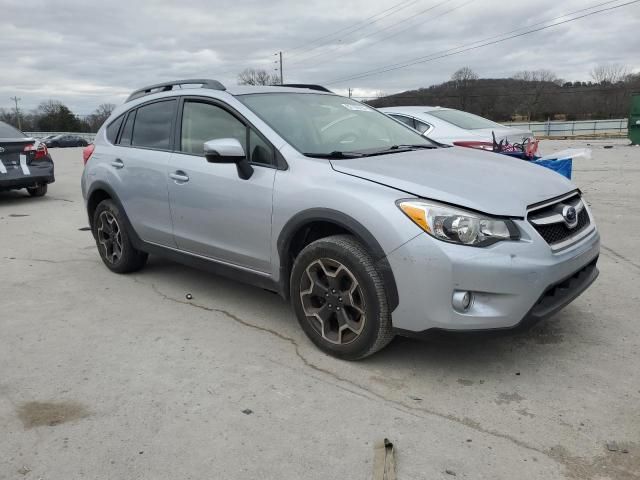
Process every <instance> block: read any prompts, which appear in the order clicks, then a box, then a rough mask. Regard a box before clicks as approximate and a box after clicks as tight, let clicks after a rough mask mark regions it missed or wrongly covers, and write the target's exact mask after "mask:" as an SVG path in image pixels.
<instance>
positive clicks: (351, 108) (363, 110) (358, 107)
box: [342, 103, 373, 112]
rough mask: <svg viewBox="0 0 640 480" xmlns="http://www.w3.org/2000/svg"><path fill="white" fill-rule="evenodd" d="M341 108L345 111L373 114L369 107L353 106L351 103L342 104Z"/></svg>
mask: <svg viewBox="0 0 640 480" xmlns="http://www.w3.org/2000/svg"><path fill="white" fill-rule="evenodd" d="M342 106H343V107H344V108H346V109H347V110H357V111H360V112H373V110H372V109H370V108H369V107H365V106H364V105H353V104H352V103H343V104H342Z"/></svg>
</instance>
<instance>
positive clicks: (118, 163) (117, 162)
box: [111, 158, 124, 169]
mask: <svg viewBox="0 0 640 480" xmlns="http://www.w3.org/2000/svg"><path fill="white" fill-rule="evenodd" d="M111 166H112V167H113V168H118V169H120V168H124V162H123V161H122V160H120V159H119V158H116V159H115V160H114V161H113V162H111Z"/></svg>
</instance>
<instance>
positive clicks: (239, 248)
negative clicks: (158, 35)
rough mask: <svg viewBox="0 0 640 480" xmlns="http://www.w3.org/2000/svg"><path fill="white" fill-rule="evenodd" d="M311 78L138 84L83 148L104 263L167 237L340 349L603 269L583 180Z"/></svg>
mask: <svg viewBox="0 0 640 480" xmlns="http://www.w3.org/2000/svg"><path fill="white" fill-rule="evenodd" d="M308 87H309V88H301V86H295V87H286V86H274V87H230V88H228V89H226V88H225V87H224V86H223V85H221V84H220V83H219V82H217V81H215V80H181V81H175V82H169V83H164V84H159V85H152V86H149V87H145V88H143V89H140V90H137V91H135V92H134V93H133V94H131V96H130V97H129V99H128V100H127V101H126V102H125V103H124V105H122V106H120V107H118V108H117V109H116V110H115V111H114V112H113V114H112V115H111V117H110V118H109V120H108V121H107V122H106V123H105V125H104V126H103V127H102V128H101V129H100V131H99V132H98V134H97V136H96V139H95V144H94V145H93V146H90V147H88V148H89V151H88V152H86V155H85V158H86V166H85V170H84V173H83V176H82V192H83V195H84V198H85V200H86V207H87V211H88V214H89V222H90V225H91V229H92V232H93V235H94V237H95V239H96V244H97V246H98V251H99V252H100V256H101V257H102V260H103V261H104V263H105V265H106V266H107V267H108V268H109V269H111V270H112V271H114V272H117V273H126V272H132V271H135V270H138V269H140V268H141V267H142V266H143V265H144V264H145V262H146V260H147V255H148V254H158V255H162V256H167V257H170V258H173V259H175V260H177V261H180V262H183V263H186V264H189V265H193V266H198V267H203V268H206V269H208V270H212V271H213V272H216V273H218V274H223V275H227V276H229V277H232V278H236V279H240V280H242V281H245V282H248V283H251V284H254V285H256V286H259V287H262V288H266V289H269V290H273V291H275V292H278V293H279V294H280V295H281V296H282V297H284V298H285V299H289V300H290V301H291V303H292V305H293V309H294V310H295V313H296V316H297V318H298V321H299V322H300V325H301V326H302V328H303V330H304V331H305V333H306V334H307V335H308V336H309V338H310V339H311V340H312V341H313V342H314V343H315V344H316V345H317V346H318V347H319V348H321V349H322V350H324V351H325V352H327V353H329V354H331V355H335V356H337V357H340V358H345V359H358V358H363V357H365V356H367V355H370V354H372V353H374V352H376V351H377V350H379V349H381V348H383V347H384V346H385V345H387V344H388V343H389V341H391V339H392V338H393V336H394V335H395V334H396V333H400V334H405V335H415V334H418V333H420V332H424V331H427V330H430V329H446V330H486V329H504V328H513V327H516V326H521V325H525V324H529V323H531V322H534V321H536V320H539V319H541V318H543V317H547V316H549V315H551V314H553V313H555V312H556V311H558V310H559V309H561V308H562V307H564V306H565V305H567V304H568V303H569V302H571V301H572V300H573V299H575V298H576V297H577V296H578V295H579V294H580V293H582V292H583V291H584V290H585V289H586V288H587V287H588V286H589V285H590V284H591V283H592V282H593V281H594V280H595V278H596V277H597V275H598V270H597V268H596V261H597V259H598V253H599V234H598V232H597V230H596V226H595V223H594V221H593V217H592V215H591V213H590V211H589V208H588V206H587V204H586V202H585V201H584V200H583V198H582V196H581V193H580V191H579V190H578V189H577V188H576V187H575V185H573V184H572V183H571V182H569V181H567V180H565V179H564V178H563V177H561V176H560V175H558V174H556V173H554V172H552V171H550V170H547V169H545V168H541V167H539V166H536V165H529V164H528V163H527V162H524V161H522V160H515V159H511V158H508V157H506V156H501V155H497V154H492V153H487V152H479V151H474V150H472V149H466V148H457V147H443V146H441V145H439V144H435V143H432V142H431V141H429V140H428V139H426V138H424V137H422V136H420V135H419V134H418V133H417V132H415V131H413V130H412V129H409V128H407V127H406V126H405V125H403V124H401V123H400V122H398V121H396V120H393V119H391V118H389V117H387V116H386V115H383V114H382V113H380V112H378V111H376V110H375V109H372V108H370V107H368V106H366V105H364V104H361V103H358V102H355V101H353V100H351V99H349V98H344V97H341V96H338V95H334V94H332V93H331V92H328V91H326V90H324V89H323V88H322V87H317V86H313V85H310V86H308Z"/></svg>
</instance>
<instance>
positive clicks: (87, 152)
mask: <svg viewBox="0 0 640 480" xmlns="http://www.w3.org/2000/svg"><path fill="white" fill-rule="evenodd" d="M95 149H96V146H95V145H94V144H93V143H90V144H89V145H87V146H86V147H84V149H83V150H82V163H84V164H85V165H86V164H87V162H88V161H89V158H90V157H91V155H93V151H94V150H95Z"/></svg>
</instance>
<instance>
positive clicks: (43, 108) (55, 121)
mask: <svg viewBox="0 0 640 480" xmlns="http://www.w3.org/2000/svg"><path fill="white" fill-rule="evenodd" d="M37 115H38V129H39V130H41V131H43V132H76V131H78V129H79V127H80V121H79V120H78V118H77V117H76V116H75V115H74V114H73V113H72V112H71V110H69V107H67V106H66V105H65V104H63V103H62V102H59V101H57V100H48V101H46V102H42V103H41V104H40V105H39V106H38V110H37Z"/></svg>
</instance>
